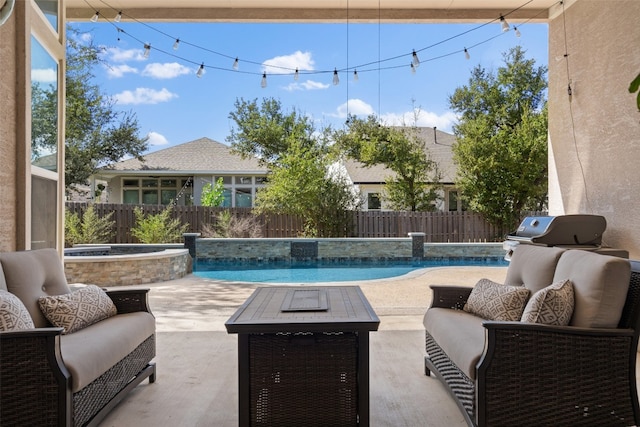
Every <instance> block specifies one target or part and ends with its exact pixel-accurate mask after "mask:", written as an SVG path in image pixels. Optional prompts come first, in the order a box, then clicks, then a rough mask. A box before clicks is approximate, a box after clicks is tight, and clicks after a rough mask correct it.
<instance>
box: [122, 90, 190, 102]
mask: <svg viewBox="0 0 640 427" xmlns="http://www.w3.org/2000/svg"><path fill="white" fill-rule="evenodd" d="M177 97H178V95H177V94H175V93H172V92H170V91H169V90H167V89H166V88H162V90H155V89H150V88H146V87H139V88H137V89H136V90H135V91H130V90H125V91H124V92H120V93H118V94H116V95H115V96H114V98H115V100H116V102H118V103H120V104H124V105H127V104H134V105H137V104H159V103H161V102H168V101H170V100H171V99H173V98H177Z"/></svg>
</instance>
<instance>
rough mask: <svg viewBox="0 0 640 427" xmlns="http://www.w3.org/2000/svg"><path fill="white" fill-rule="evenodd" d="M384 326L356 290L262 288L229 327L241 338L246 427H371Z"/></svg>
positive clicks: (241, 402)
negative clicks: (373, 350) (378, 339)
mask: <svg viewBox="0 0 640 427" xmlns="http://www.w3.org/2000/svg"><path fill="white" fill-rule="evenodd" d="M379 324H380V320H379V319H378V316H377V315H376V314H375V312H374V311H373V309H372V308H371V305H370V304H369V302H368V301H367V299H366V298H365V296H364V294H363V293H362V291H361V290H360V288H359V287H357V286H326V287H318V286H286V287H276V286H269V287H260V288H258V289H256V290H255V291H254V293H253V294H252V295H251V296H250V297H249V299H247V301H246V302H245V303H244V304H243V305H242V306H241V307H240V308H239V309H238V310H237V311H236V313H235V314H234V315H233V316H231V318H230V319H229V320H228V321H227V322H226V323H225V326H226V328H227V332H228V333H236V334H238V380H239V390H238V391H239V411H240V413H239V424H240V426H253V425H260V426H289V425H291V426H350V425H352V426H368V425H369V331H375V330H377V329H378V325H379Z"/></svg>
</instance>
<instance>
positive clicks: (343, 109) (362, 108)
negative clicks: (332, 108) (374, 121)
mask: <svg viewBox="0 0 640 427" xmlns="http://www.w3.org/2000/svg"><path fill="white" fill-rule="evenodd" d="M347 113H348V114H351V115H353V116H365V117H366V116H369V115H371V114H374V110H373V107H372V106H371V105H369V104H367V103H366V102H364V101H363V100H361V99H349V100H348V101H347V102H345V103H344V104H342V105H340V106H339V107H338V108H337V109H336V113H333V114H330V116H333V117H338V118H341V119H346V118H347Z"/></svg>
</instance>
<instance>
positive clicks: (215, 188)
mask: <svg viewBox="0 0 640 427" xmlns="http://www.w3.org/2000/svg"><path fill="white" fill-rule="evenodd" d="M222 203H224V182H223V180H222V178H218V180H217V181H216V182H215V184H211V183H210V182H208V183H206V184H205V185H204V186H203V187H202V195H201V196H200V204H201V205H202V206H209V207H214V208H217V207H219V206H222Z"/></svg>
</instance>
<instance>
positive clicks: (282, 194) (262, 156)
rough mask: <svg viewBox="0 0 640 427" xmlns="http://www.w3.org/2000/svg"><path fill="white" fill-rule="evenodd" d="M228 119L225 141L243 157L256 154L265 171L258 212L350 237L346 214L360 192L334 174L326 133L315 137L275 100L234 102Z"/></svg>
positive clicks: (317, 232)
mask: <svg viewBox="0 0 640 427" xmlns="http://www.w3.org/2000/svg"><path fill="white" fill-rule="evenodd" d="M235 106H236V111H235V112H232V113H231V114H230V115H229V117H230V118H231V119H233V120H234V121H236V124H237V126H238V129H233V130H232V132H231V136H230V137H228V138H227V141H229V142H231V144H232V145H231V146H232V149H233V150H235V151H236V152H238V153H240V154H241V155H243V156H251V155H254V156H257V157H258V158H259V160H260V161H261V162H262V163H263V164H266V165H267V166H268V167H269V170H270V171H269V172H270V173H269V180H268V182H267V185H266V187H265V188H264V189H261V190H260V192H258V195H257V197H256V208H255V209H256V212H257V213H285V214H292V215H299V216H302V217H303V218H304V220H305V234H306V235H309V236H322V237H335V236H345V235H348V233H349V231H350V230H349V218H350V216H349V215H347V213H348V211H349V210H353V209H357V207H358V206H360V198H359V194H358V193H357V192H355V191H354V190H353V188H352V186H351V185H350V184H349V183H348V182H347V180H346V179H345V177H344V176H342V175H341V174H339V173H337V172H336V171H335V170H334V169H333V168H332V165H334V164H335V161H336V160H337V159H336V157H335V156H334V155H333V153H332V152H331V150H330V149H329V144H328V138H329V134H330V132H329V131H328V130H327V129H325V130H324V131H323V132H320V133H316V132H315V129H314V127H313V126H312V124H311V123H310V122H309V119H308V118H307V117H306V116H305V115H303V114H300V113H298V112H295V111H294V112H292V113H290V114H288V115H287V114H284V113H283V112H282V109H281V105H280V103H279V102H278V101H274V100H273V99H266V100H263V103H262V107H261V108H258V106H257V101H255V100H254V101H252V102H245V101H242V100H241V101H237V102H236V104H235Z"/></svg>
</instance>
